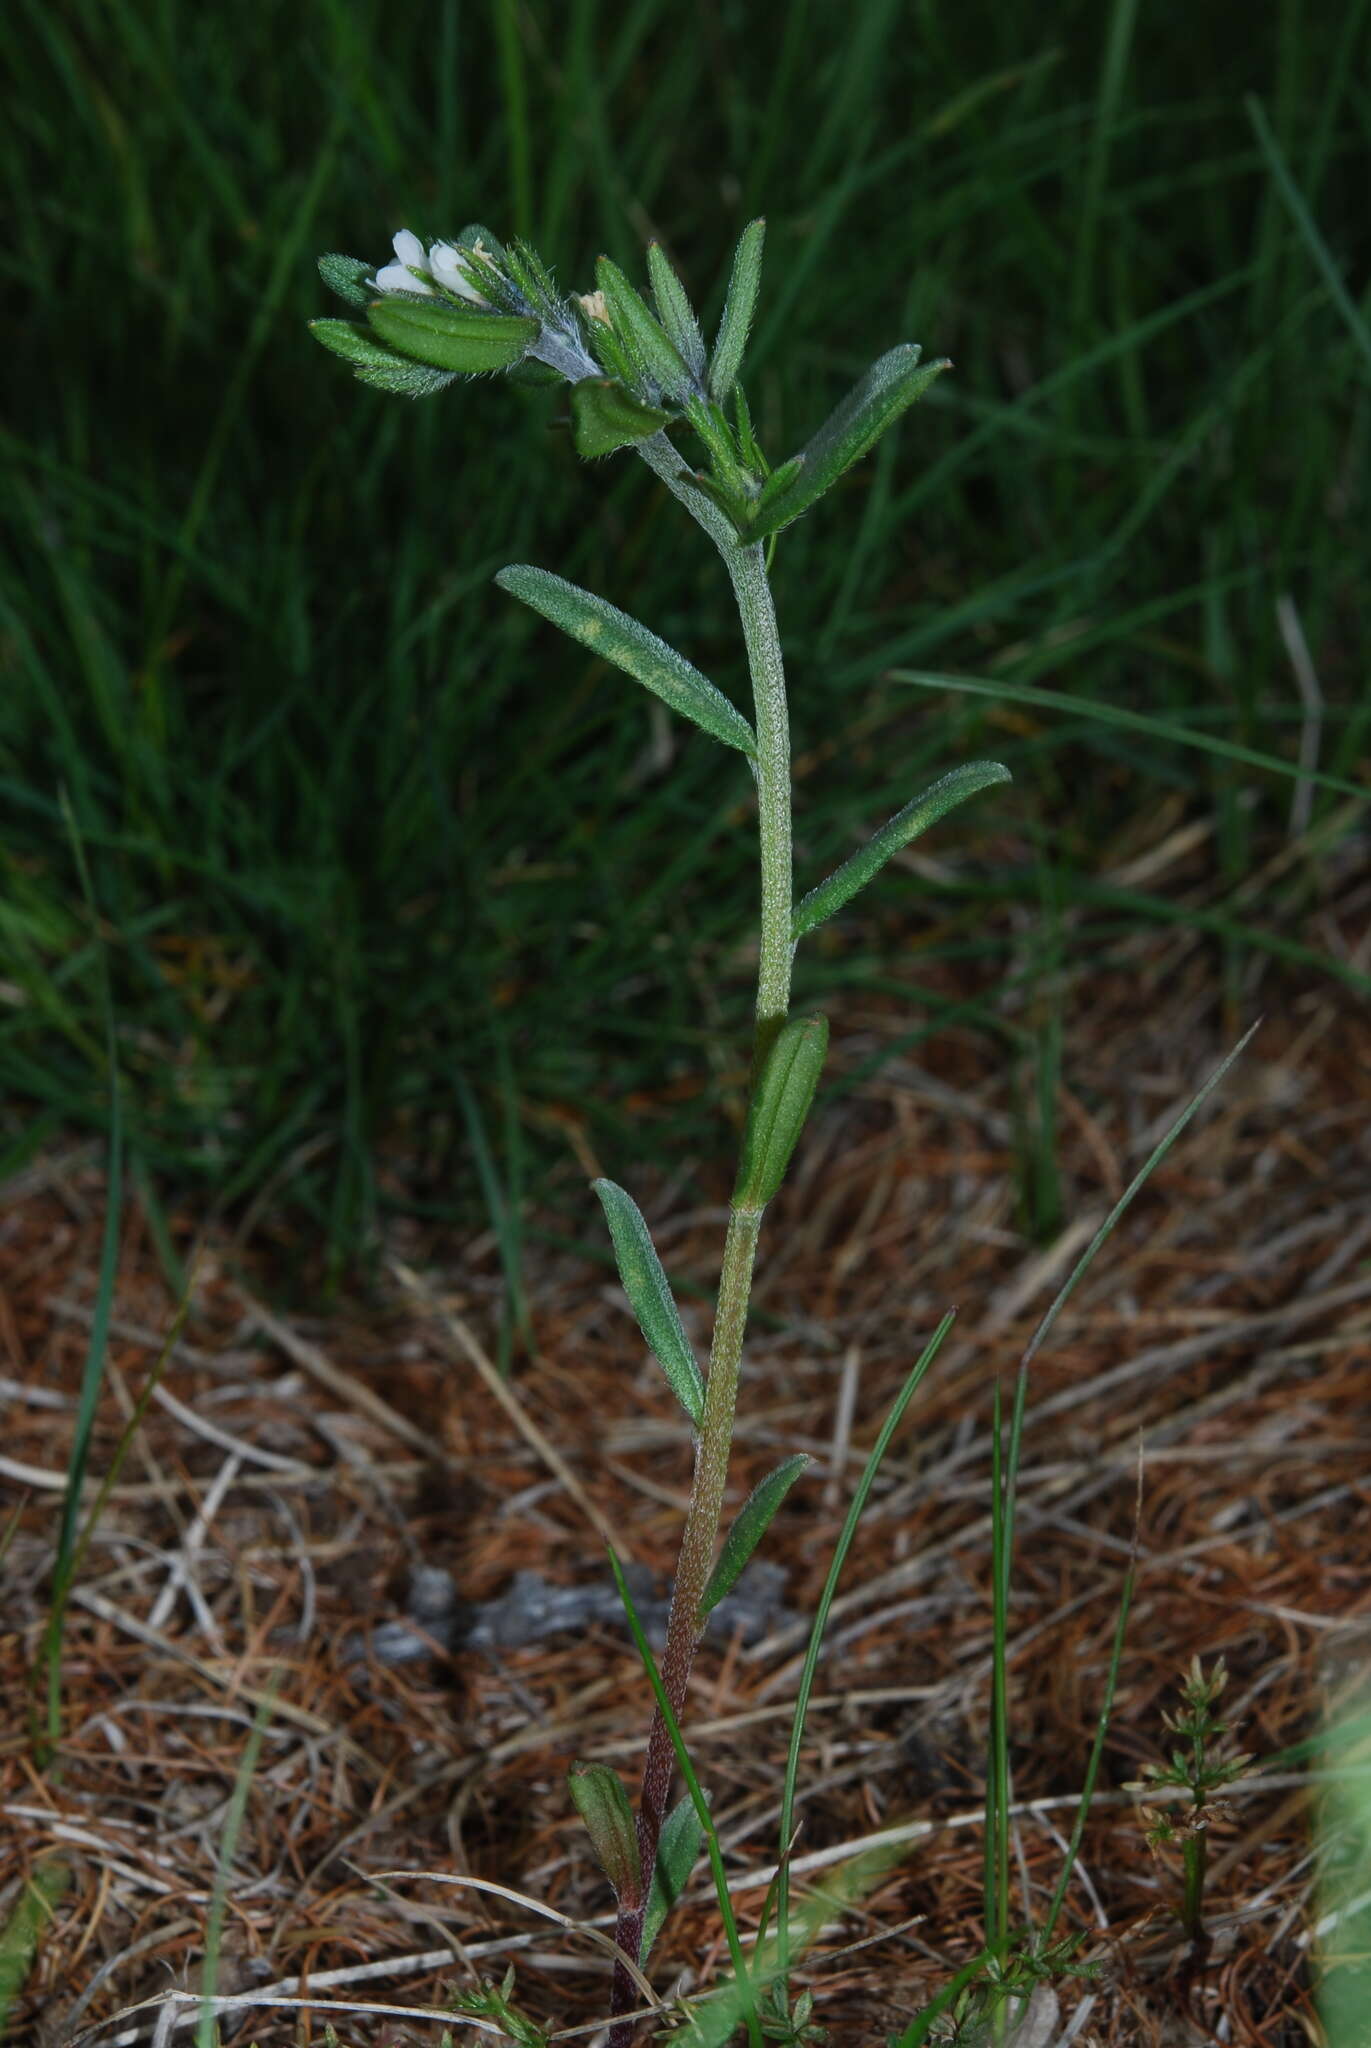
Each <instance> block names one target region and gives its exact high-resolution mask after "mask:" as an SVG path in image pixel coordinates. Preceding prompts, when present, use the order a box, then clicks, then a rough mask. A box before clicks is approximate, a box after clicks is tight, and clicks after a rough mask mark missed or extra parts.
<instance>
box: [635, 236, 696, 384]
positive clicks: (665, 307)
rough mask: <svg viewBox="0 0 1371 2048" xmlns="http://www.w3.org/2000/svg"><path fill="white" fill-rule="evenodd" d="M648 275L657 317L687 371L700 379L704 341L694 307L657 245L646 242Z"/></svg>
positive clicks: (657, 243)
mask: <svg viewBox="0 0 1371 2048" xmlns="http://www.w3.org/2000/svg"><path fill="white" fill-rule="evenodd" d="M647 274H648V276H649V277H650V278H651V280H652V296H653V298H654V299H655V300H656V302H657V317H658V318H659V319H660V321H661V323H662V325H663V327H665V329H666V331H667V333H668V334H669V335H670V336H671V339H672V340H673V341H674V342H675V344H676V347H677V348H678V349H679V351H680V354H681V359H682V361H683V362H684V363H685V364H686V366H687V368H688V369H689V370H690V371H691V373H692V374H693V375H694V376H695V377H697V378H699V377H703V376H704V373H705V342H704V336H703V335H702V334H701V332H700V323H699V321H698V320H697V319H696V318H695V309H694V307H693V306H692V305H691V303H690V300H689V299H688V298H687V297H686V290H685V286H684V285H683V284H682V283H681V280H680V278H679V277H677V275H676V273H675V271H674V270H673V269H672V267H671V265H670V263H669V262H668V261H667V258H666V256H665V255H664V254H663V252H662V245H661V243H660V242H649V243H648V245H647Z"/></svg>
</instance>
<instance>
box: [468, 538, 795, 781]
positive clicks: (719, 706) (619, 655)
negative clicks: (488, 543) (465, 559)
mask: <svg viewBox="0 0 1371 2048" xmlns="http://www.w3.org/2000/svg"><path fill="white" fill-rule="evenodd" d="M495 581H496V582H497V583H498V584H499V586H500V588H501V589H502V590H507V591H509V593H510V595H511V596H512V597H517V598H518V599H519V600H520V602H521V603H522V604H526V605H529V606H530V607H531V608H532V609H533V610H534V611H535V612H541V613H542V615H543V617H544V618H545V619H551V621H552V623H553V625H554V626H560V627H561V629H562V631H563V632H564V633H569V634H570V635H571V638H572V639H573V640H579V641H580V643H581V645H582V646H583V647H589V648H591V649H593V651H594V652H595V653H596V654H600V655H603V656H604V658H605V660H606V661H612V662H613V663H614V664H615V666H616V667H618V668H621V669H623V670H624V672H625V673H626V674H627V675H631V676H632V677H633V678H634V680H635V682H639V683H641V684H642V685H643V687H644V689H647V690H651V691H652V693H653V695H654V696H657V697H660V698H661V699H662V701H663V703H664V704H669V705H670V706H671V708H672V710H673V711H679V712H680V713H681V714H682V716H683V717H685V718H689V719H691V720H693V721H694V723H695V724H696V725H698V726H699V727H700V728H701V730H702V731H704V732H707V733H708V734H709V735H710V736H711V738H713V739H716V740H719V741H721V742H722V744H723V745H724V746H726V747H736V748H737V749H738V751H739V752H740V753H743V754H755V753H756V751H757V742H756V739H755V737H754V735H753V731H752V727H751V726H750V725H749V724H748V722H747V720H746V719H745V718H744V717H743V715H742V713H741V712H739V711H735V710H734V708H733V706H732V705H731V704H730V703H729V701H728V699H727V697H725V696H724V694H723V692H722V691H721V690H716V689H715V687H714V685H713V683H711V682H709V681H708V680H707V679H706V678H705V677H704V676H702V675H701V674H700V671H699V670H698V669H697V668H695V667H693V666H692V664H691V663H690V662H688V661H687V660H686V658H685V656H684V655H683V654H678V653H677V652H676V650H675V648H674V647H668V646H667V643H666V641H665V640H659V639H658V638H657V635H656V634H655V633H650V632H649V631H648V629H647V627H646V626H640V625H639V624H638V621H637V620H636V619H631V618H630V617H629V615H628V613H627V612H621V611H620V610H619V609H618V607H617V605H612V604H607V603H606V602H605V600H604V598H602V597H592V596H591V594H590V592H589V591H588V590H581V589H580V588H579V587H578V586H577V585H576V584H574V583H567V582H566V581H565V580H564V579H563V578H562V577H561V576H554V575H552V573H551V572H550V571H549V570H547V569H532V568H529V567H528V566H527V565H526V564H521V563H515V564H513V565H511V567H510V568H508V569H501V571H500V573H499V575H498V576H497V577H496V578H495Z"/></svg>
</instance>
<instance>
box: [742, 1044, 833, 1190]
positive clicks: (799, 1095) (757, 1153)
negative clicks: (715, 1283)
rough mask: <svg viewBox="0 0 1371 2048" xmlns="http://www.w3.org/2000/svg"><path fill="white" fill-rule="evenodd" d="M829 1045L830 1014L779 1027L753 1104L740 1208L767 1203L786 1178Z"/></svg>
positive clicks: (745, 1139)
mask: <svg viewBox="0 0 1371 2048" xmlns="http://www.w3.org/2000/svg"><path fill="white" fill-rule="evenodd" d="M827 1050H828V1019H827V1017H791V1018H790V1019H789V1020H788V1021H787V1022H786V1023H785V1024H783V1025H782V1026H781V1028H780V1030H779V1031H778V1032H777V1034H776V1040H775V1043H774V1044H773V1045H772V1047H771V1050H770V1052H768V1054H767V1056H766V1064H765V1066H764V1067H763V1068H762V1072H761V1077H760V1079H759V1080H758V1082H757V1086H756V1088H755V1090H754V1091H753V1096H752V1101H751V1103H750V1104H749V1106H748V1112H747V1128H746V1130H745V1131H744V1132H743V1155H742V1158H741V1160H740V1161H739V1163H738V1179H737V1183H736V1185H735V1187H734V1190H733V1202H734V1206H735V1208H740V1209H764V1208H765V1207H766V1205H767V1203H768V1202H769V1201H770V1200H771V1198H772V1196H773V1195H774V1194H775V1192H776V1190H777V1188H778V1187H779V1186H780V1185H781V1182H782V1181H783V1180H784V1179H785V1171H786V1168H787V1167H788V1166H789V1164H790V1155H791V1153H792V1152H793V1151H794V1150H795V1147H796V1144H797V1143H798V1142H799V1136H800V1133H801V1131H802V1130H803V1129H804V1127H805V1119H806V1117H807V1116H808V1115H809V1111H810V1106H811V1105H812V1103H813V1101H814V1090H815V1089H816V1088H817V1087H818V1085H819V1075H820V1074H821V1073H822V1071H823V1064H824V1054H825V1053H826V1052H827Z"/></svg>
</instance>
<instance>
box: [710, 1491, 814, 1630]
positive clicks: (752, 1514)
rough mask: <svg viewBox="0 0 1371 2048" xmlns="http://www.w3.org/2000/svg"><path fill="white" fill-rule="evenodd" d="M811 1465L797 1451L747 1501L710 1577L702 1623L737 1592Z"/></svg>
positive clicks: (727, 1537) (730, 1531)
mask: <svg viewBox="0 0 1371 2048" xmlns="http://www.w3.org/2000/svg"><path fill="white" fill-rule="evenodd" d="M808 1463H809V1456H808V1453H807V1452H805V1451H797V1452H796V1453H795V1456H794V1457H793V1458H787V1459H786V1461H785V1463H784V1464H783V1465H778V1466H777V1467H776V1470H775V1471H774V1472H768V1474H767V1476H766V1478H765V1479H763V1480H762V1482H761V1484H760V1485H759V1486H755V1487H754V1488H753V1489H752V1492H751V1493H750V1494H749V1495H748V1497H747V1499H746V1500H745V1501H744V1502H743V1505H742V1507H741V1509H740V1510H739V1512H738V1519H737V1521H736V1522H735V1523H734V1524H733V1527H732V1528H731V1529H730V1530H729V1532H728V1535H727V1536H726V1538H725V1539H724V1547H723V1549H722V1550H721V1551H720V1552H719V1561H718V1563H717V1564H716V1565H715V1567H714V1569H713V1571H712V1572H711V1573H710V1575H709V1584H708V1585H707V1586H706V1587H705V1590H704V1595H703V1597H702V1599H701V1601H700V1619H701V1620H702V1621H703V1620H704V1617H705V1616H706V1615H707V1614H708V1613H709V1612H710V1611H711V1609H713V1608H715V1607H717V1606H718V1604H719V1602H720V1601H721V1600H722V1599H723V1597H724V1595H725V1594H726V1593H731V1592H732V1591H733V1588H734V1586H736V1584H737V1583H738V1580H739V1579H740V1578H741V1576H742V1571H743V1566H744V1565H745V1564H746V1563H747V1561H748V1559H749V1558H750V1557H751V1555H752V1553H753V1551H754V1550H755V1549H756V1548H757V1545H758V1544H759V1543H760V1542H761V1540H762V1538H763V1536H765V1534H766V1532H767V1528H768V1526H769V1525H770V1522H771V1518H772V1516H773V1515H774V1514H775V1512H776V1510H777V1508H778V1507H779V1506H780V1505H781V1502H782V1501H783V1500H784V1499H785V1497H786V1495H787V1494H788V1493H789V1491H790V1489H791V1487H792V1486H793V1485H794V1484H795V1481H796V1480H797V1479H798V1478H799V1476H800V1474H801V1473H802V1472H803V1471H804V1469H805V1466H806V1465H807V1464H808Z"/></svg>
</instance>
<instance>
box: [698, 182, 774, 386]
mask: <svg viewBox="0 0 1371 2048" xmlns="http://www.w3.org/2000/svg"><path fill="white" fill-rule="evenodd" d="M765 239H766V222H765V221H764V220H754V221H752V222H750V223H749V225H748V226H747V227H745V228H744V229H743V232H742V235H741V236H740V238H739V241H738V247H737V249H736V250H735V251H734V255H733V274H732V276H731V277H730V278H729V280H728V297H727V299H726V300H725V301H724V317H723V319H722V320H721V321H720V322H719V333H718V336H717V338H716V340H715V343H714V355H713V358H712V359H711V361H710V365H709V391H710V396H711V397H712V398H717V399H719V400H720V401H722V400H723V399H725V398H727V397H728V395H729V393H730V392H731V391H732V389H733V386H734V385H735V384H736V383H737V381H738V372H739V370H741V368H742V367H743V351H744V349H745V348H746V347H747V337H748V335H749V333H750V332H751V329H752V316H753V314H754V313H755V312H756V310H757V293H758V290H759V289H760V286H761V281H762V243H763V242H764V240H765Z"/></svg>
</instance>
